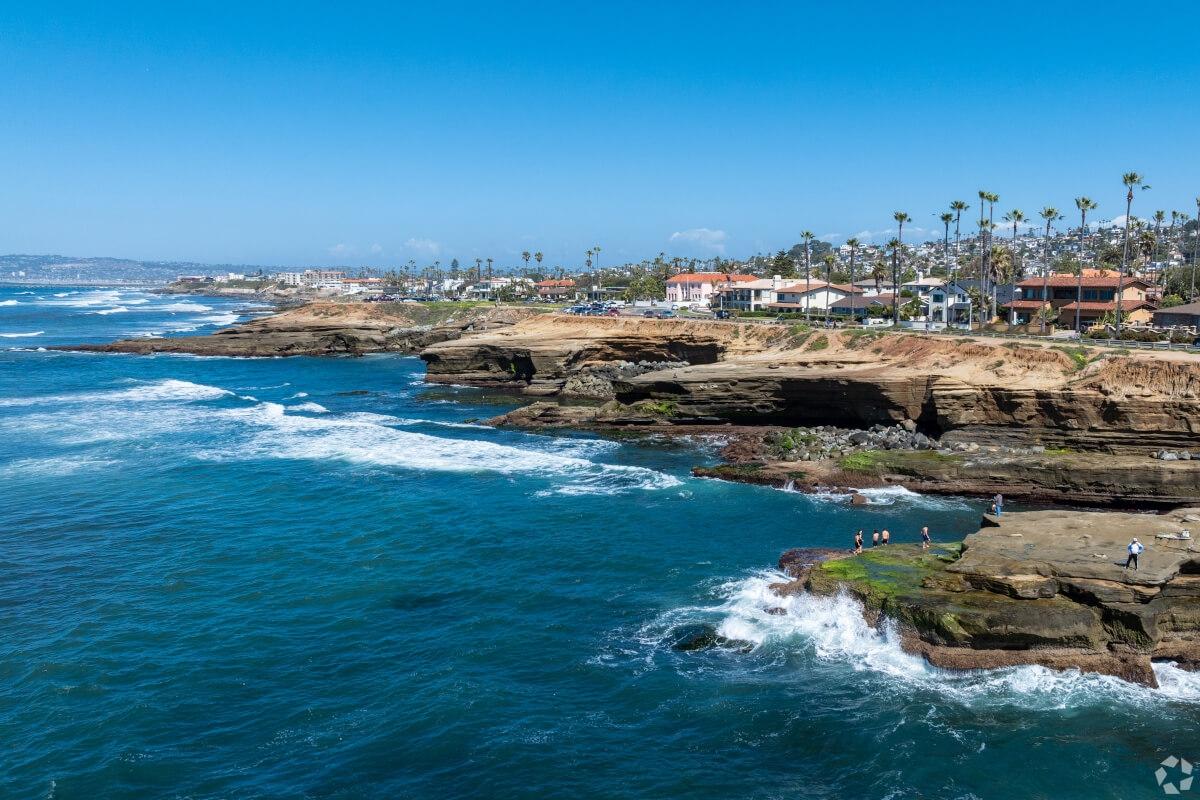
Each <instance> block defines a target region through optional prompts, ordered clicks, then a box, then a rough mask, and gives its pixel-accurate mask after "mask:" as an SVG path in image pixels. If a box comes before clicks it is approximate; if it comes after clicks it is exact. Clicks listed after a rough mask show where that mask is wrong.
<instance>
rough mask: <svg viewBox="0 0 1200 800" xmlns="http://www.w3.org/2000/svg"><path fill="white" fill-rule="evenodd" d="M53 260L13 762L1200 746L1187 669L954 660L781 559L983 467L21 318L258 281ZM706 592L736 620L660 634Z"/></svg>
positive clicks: (933, 761) (156, 779)
mask: <svg viewBox="0 0 1200 800" xmlns="http://www.w3.org/2000/svg"><path fill="white" fill-rule="evenodd" d="M26 291H29V292H32V293H31V294H22V292H26ZM67 291H69V290H62V289H54V290H49V289H32V290H29V289H14V288H0V335H7V334H13V333H20V334H32V333H35V332H39V331H40V332H41V333H40V334H39V335H37V336H22V337H9V338H4V339H0V347H6V346H10V347H11V348H13V349H7V350H0V478H2V480H3V492H2V493H0V630H2V631H3V634H2V637H0V742H3V751H2V752H3V756H2V757H0V796H4V797H52V798H93V797H129V798H143V797H195V798H218V797H239V798H241V797H314V798H326V797H333V798H352V797H412V798H457V797H486V798H492V797H495V798H550V797H571V798H579V797H587V798H591V797H604V798H662V797H688V798H791V797H804V798H866V797H890V798H918V797H921V798H933V797H939V798H940V797H947V798H950V797H955V798H971V797H975V798H994V797H995V798H999V797H1004V798H1013V797H1020V798H1024V797H1045V798H1071V797H1089V798H1092V797H1106V798H1133V797H1154V796H1161V791H1160V790H1159V789H1158V788H1157V786H1156V783H1155V778H1154V775H1153V772H1154V769H1155V768H1156V767H1157V765H1158V762H1159V761H1160V760H1161V759H1163V758H1165V757H1166V756H1168V755H1171V754H1176V755H1180V756H1185V757H1188V758H1189V759H1191V758H1200V737H1198V736H1197V731H1200V681H1197V680H1196V678H1195V676H1189V675H1186V674H1183V673H1180V672H1178V671H1177V670H1173V669H1171V668H1169V667H1164V668H1163V669H1162V670H1161V671H1160V677H1161V678H1162V679H1163V681H1164V689H1163V690H1160V691H1150V690H1146V689H1142V688H1138V687H1132V686H1129V685H1125V684H1122V683H1120V682H1118V681H1115V680H1111V679H1105V678H1098V677H1091V676H1080V675H1077V674H1056V673H1051V672H1048V671H1046V670H1042V669H1038V668H1021V669H1012V670H1003V671H997V672H993V673H974V674H970V675H956V674H951V673H947V672H944V671H940V670H935V669H931V668H929V667H927V666H926V665H924V664H923V662H921V661H920V660H918V659H915V658H912V657H909V656H906V655H904V654H903V653H901V652H900V650H899V648H898V647H896V645H895V643H894V642H893V641H891V640H890V638H889V637H888V636H886V635H881V634H879V633H877V632H875V631H872V630H869V629H867V628H866V626H865V625H864V624H863V623H862V620H861V617H860V616H859V615H858V614H857V611H856V610H855V608H854V607H853V606H852V605H851V604H850V603H849V602H847V601H815V600H812V599H810V598H797V599H794V600H792V601H790V602H785V603H781V602H780V601H779V600H778V599H775V598H772V597H771V596H770V595H769V594H768V593H767V592H766V584H767V583H768V582H769V581H770V580H772V579H773V577H774V573H773V571H772V566H773V564H774V562H775V560H776V558H777V557H778V555H779V553H780V552H781V551H782V550H784V549H786V548H788V547H792V546H801V545H838V546H848V545H849V542H850V537H851V535H852V532H853V530H854V529H855V528H858V527H863V528H866V529H867V530H868V531H869V530H870V529H871V528H874V527H881V526H884V525H886V526H887V527H889V528H890V529H891V530H892V531H893V532H894V535H895V539H896V540H898V541H915V540H916V538H917V536H916V532H917V531H918V530H919V529H920V526H921V525H923V524H927V525H929V526H930V527H931V529H932V530H933V532H934V535H935V538H938V539H947V540H949V539H954V538H958V537H961V536H962V535H964V534H966V533H969V532H971V531H972V530H974V529H975V527H976V523H977V521H978V516H979V511H980V510H981V508H982V503H980V502H968V501H956V500H935V499H929V498H922V497H917V496H910V495H903V494H890V495H888V494H886V493H885V494H884V495H881V496H879V497H878V498H877V499H878V500H880V501H881V504H879V505H875V506H872V507H869V508H851V507H849V506H848V505H846V504H845V503H844V501H842V500H840V499H838V498H813V497H807V496H803V495H799V494H792V493H784V492H780V491H775V490H771V489H765V488H758V487H750V486H739V485H732V484H726V483H720V482H715V481H707V480H698V479H693V478H690V477H688V470H689V468H690V467H691V466H692V465H694V464H696V463H698V462H703V461H710V460H711V459H712V457H713V456H712V449H711V448H712V445H711V443H709V444H706V443H703V442H697V443H693V444H686V445H681V444H669V443H665V442H653V441H650V442H639V443H615V442H610V441H604V440H600V439H597V438H594V437H591V436H544V435H533V434H526V433H519V432H515V431H500V430H493V429H489V428H485V427H481V426H478V425H475V424H472V423H471V422H469V421H468V420H471V419H475V418H486V417H488V416H491V415H494V414H497V413H500V412H502V411H504V410H505V409H508V408H511V407H514V406H515V405H516V402H515V401H514V400H513V399H512V398H511V397H506V396H503V395H495V394H488V393H486V392H483V391H480V390H477V389H467V388H455V387H436V386H428V385H425V384H423V383H422V382H421V377H422V375H423V370H422V366H421V363H420V361H418V360H417V359H414V358H403V357H390V356H374V357H367V358H360V359H349V358H346V359H309V358H296V359H250V360H236V359H225V358H195V357H188V356H169V355H162V356H149V357H139V356H128V355H97V354H72V353H56V352H46V351H38V350H37V349H36V348H37V347H38V346H40V345H45V344H54V343H64V342H73V341H102V340H107V339H111V338H115V337H117V336H121V335H128V334H131V333H148V332H157V333H158V334H159V335H171V333H172V331H175V332H179V331H181V330H182V329H195V330H201V331H202V330H205V329H209V328H211V326H212V325H215V324H224V323H227V322H228V321H229V320H230V318H231V317H232V316H233V315H234V313H235V312H236V311H237V310H239V309H242V308H244V307H245V305H246V304H244V303H241V302H236V301H228V300H215V299H209V298H165V297H157V296H152V295H147V294H142V293H138V292H129V291H118V292H109V293H106V294H101V293H99V292H98V291H97V290H78V292H79V293H78V294H73V295H72V294H63V296H61V297H60V296H57V295H58V294H59V293H65V292H67ZM142 300H144V301H145V302H137V301H142ZM10 301H16V302H10ZM202 307H203V308H202ZM115 308H125V309H128V310H127V311H123V312H116V313H108V314H102V313H97V312H100V311H105V310H107V309H115ZM188 332H190V330H189V331H188ZM780 604H783V605H785V606H786V607H787V609H788V614H786V615H784V616H773V615H768V614H766V613H765V609H766V608H767V607H768V606H771V605H780ZM700 622H709V623H711V624H713V625H716V626H718V627H719V629H720V630H721V632H723V633H725V634H726V635H728V636H731V637H734V638H740V639H745V640H749V641H751V642H754V643H755V647H754V649H753V650H752V651H750V652H748V653H743V652H737V651H729V650H715V651H707V652H698V653H678V652H675V651H673V650H672V649H671V648H670V644H671V642H672V641H673V639H674V637H675V636H676V635H678V633H679V631H681V630H682V629H684V628H685V627H686V626H689V625H694V624H696V623H700Z"/></svg>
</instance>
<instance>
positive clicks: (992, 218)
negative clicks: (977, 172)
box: [985, 192, 1000, 319]
mask: <svg viewBox="0 0 1200 800" xmlns="http://www.w3.org/2000/svg"><path fill="white" fill-rule="evenodd" d="M987 201H988V233H987V250H986V251H985V252H987V254H988V267H989V269H988V272H987V274H988V283H989V285H990V286H991V298H992V315H991V317H990V318H989V319H995V317H996V281H995V280H993V276H994V274H995V273H996V269H995V267H994V266H992V263H991V259H992V231H994V230H996V203H999V202H1000V195H998V194H996V193H995V192H988V195H987Z"/></svg>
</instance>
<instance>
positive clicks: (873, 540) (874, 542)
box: [871, 530, 879, 547]
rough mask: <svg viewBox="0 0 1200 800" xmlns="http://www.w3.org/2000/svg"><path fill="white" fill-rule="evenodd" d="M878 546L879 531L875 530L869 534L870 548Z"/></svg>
mask: <svg viewBox="0 0 1200 800" xmlns="http://www.w3.org/2000/svg"><path fill="white" fill-rule="evenodd" d="M878 546H879V531H878V530H877V531H875V532H874V533H872V534H871V547H878Z"/></svg>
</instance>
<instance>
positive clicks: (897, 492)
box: [804, 486, 970, 509]
mask: <svg viewBox="0 0 1200 800" xmlns="http://www.w3.org/2000/svg"><path fill="white" fill-rule="evenodd" d="M858 493H859V494H861V495H863V496H864V497H866V498H867V500H868V501H869V502H870V505H875V506H891V505H897V504H900V505H915V506H921V507H924V508H931V509H952V508H969V507H970V506H969V504H968V503H967V502H966V501H964V500H962V499H961V498H958V497H942V496H938V495H927V494H918V493H917V492H914V491H912V490H910V489H906V488H905V487H903V486H883V487H880V488H877V489H859V490H858ZM804 496H805V497H807V498H808V499H809V500H811V501H813V502H816V503H838V504H844V503H848V502H849V501H850V497H851V495H850V493H848V492H812V493H806V494H805V495H804Z"/></svg>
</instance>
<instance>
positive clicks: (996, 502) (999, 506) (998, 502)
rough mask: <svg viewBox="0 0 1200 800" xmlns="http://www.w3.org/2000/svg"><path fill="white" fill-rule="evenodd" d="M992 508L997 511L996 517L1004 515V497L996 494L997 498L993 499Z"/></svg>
mask: <svg viewBox="0 0 1200 800" xmlns="http://www.w3.org/2000/svg"><path fill="white" fill-rule="evenodd" d="M992 507H993V508H995V509H996V516H997V517H998V516H1000V515H1002V514H1003V513H1004V495H1002V494H1000V493H999V492H996V496H995V497H993V498H992Z"/></svg>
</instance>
